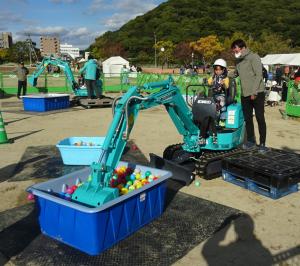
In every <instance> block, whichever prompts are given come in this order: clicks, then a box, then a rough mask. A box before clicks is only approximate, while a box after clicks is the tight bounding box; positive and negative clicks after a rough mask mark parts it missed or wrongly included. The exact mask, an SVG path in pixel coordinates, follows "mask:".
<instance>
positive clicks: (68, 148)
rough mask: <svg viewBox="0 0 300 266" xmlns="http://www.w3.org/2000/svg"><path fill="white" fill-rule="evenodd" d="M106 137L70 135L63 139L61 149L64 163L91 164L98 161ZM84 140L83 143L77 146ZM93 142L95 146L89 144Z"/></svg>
mask: <svg viewBox="0 0 300 266" xmlns="http://www.w3.org/2000/svg"><path fill="white" fill-rule="evenodd" d="M104 140H105V137H70V138H66V139H63V140H61V141H60V142H59V143H58V144H57V145H56V147H57V148H58V149H59V151H60V154H61V158H62V160H63V163H64V164H66V165H91V164H92V162H98V160H99V156H100V152H101V148H102V144H103V142H104ZM79 142H82V144H83V145H81V146H75V143H79ZM90 143H93V146H90V145H89V144H90Z"/></svg>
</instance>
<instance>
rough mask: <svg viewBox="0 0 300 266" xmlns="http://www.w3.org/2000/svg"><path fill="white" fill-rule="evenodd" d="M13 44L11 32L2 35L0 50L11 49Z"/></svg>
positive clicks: (0, 34)
mask: <svg viewBox="0 0 300 266" xmlns="http://www.w3.org/2000/svg"><path fill="white" fill-rule="evenodd" d="M12 44H13V41H12V34H11V32H1V33H0V48H10V47H11V46H12Z"/></svg>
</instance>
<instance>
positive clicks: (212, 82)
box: [200, 59, 229, 144]
mask: <svg viewBox="0 0 300 266" xmlns="http://www.w3.org/2000/svg"><path fill="white" fill-rule="evenodd" d="M213 68H214V73H213V76H212V77H210V78H209V79H208V81H207V82H208V85H209V86H211V88H212V94H213V95H212V97H213V98H214V100H215V102H216V105H217V121H212V124H211V129H212V137H213V143H214V144H217V142H218V140H217V130H216V127H215V124H214V123H215V122H216V123H217V124H219V126H221V127H224V126H225V120H226V113H225V112H226V106H225V103H226V90H227V89H228V88H229V78H228V77H227V73H228V72H227V63H226V61H225V60H224V59H217V60H216V61H215V62H214V64H213ZM202 131H203V134H205V133H206V132H205V130H202ZM202 139H203V138H201V139H200V143H201V140H202ZM204 141H205V139H204Z"/></svg>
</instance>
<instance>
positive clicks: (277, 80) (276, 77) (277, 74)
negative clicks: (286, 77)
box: [275, 66, 282, 86]
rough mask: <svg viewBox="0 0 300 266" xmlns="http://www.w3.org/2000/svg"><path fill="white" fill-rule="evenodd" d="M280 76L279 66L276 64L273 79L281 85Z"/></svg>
mask: <svg viewBox="0 0 300 266" xmlns="http://www.w3.org/2000/svg"><path fill="white" fill-rule="evenodd" d="M281 77H282V70H281V67H280V66H277V67H276V70H275V81H276V82H277V85H278V86H281Z"/></svg>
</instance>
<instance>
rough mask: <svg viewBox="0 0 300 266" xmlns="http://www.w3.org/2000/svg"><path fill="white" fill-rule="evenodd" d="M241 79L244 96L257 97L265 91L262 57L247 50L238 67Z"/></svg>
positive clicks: (239, 60)
mask: <svg viewBox="0 0 300 266" xmlns="http://www.w3.org/2000/svg"><path fill="white" fill-rule="evenodd" d="M236 68H237V71H238V74H239V76H240V79H241V85H242V96H244V97H247V96H251V95H257V93H259V92H263V91H264V90H265V85H264V82H263V75H262V64H261V60H260V57H259V56H258V55H257V54H254V53H252V52H251V51H250V50H249V49H246V50H245V51H244V52H243V53H242V55H241V57H240V58H239V59H238V63H237V65H236Z"/></svg>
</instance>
